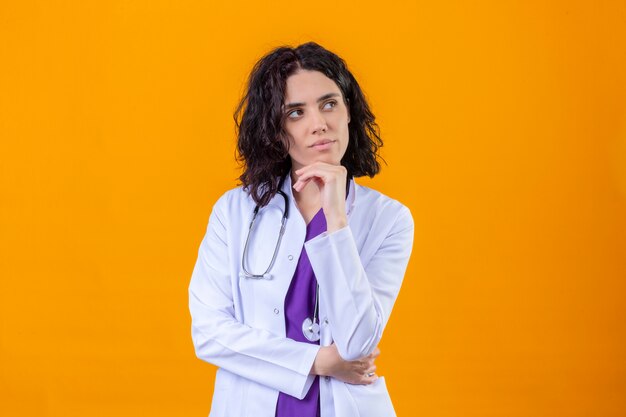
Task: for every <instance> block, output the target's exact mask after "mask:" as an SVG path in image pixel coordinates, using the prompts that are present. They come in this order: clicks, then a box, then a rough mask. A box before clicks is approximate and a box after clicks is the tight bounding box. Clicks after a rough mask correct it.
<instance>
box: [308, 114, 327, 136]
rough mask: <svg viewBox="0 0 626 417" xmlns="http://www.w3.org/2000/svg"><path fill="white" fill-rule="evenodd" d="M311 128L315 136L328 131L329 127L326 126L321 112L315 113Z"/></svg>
mask: <svg viewBox="0 0 626 417" xmlns="http://www.w3.org/2000/svg"><path fill="white" fill-rule="evenodd" d="M311 126H312V129H313V134H319V133H325V132H326V130H327V129H328V125H327V124H326V119H325V118H324V115H323V114H322V113H321V112H314V113H313V117H312V120H311Z"/></svg>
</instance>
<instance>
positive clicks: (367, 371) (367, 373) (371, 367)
mask: <svg viewBox="0 0 626 417" xmlns="http://www.w3.org/2000/svg"><path fill="white" fill-rule="evenodd" d="M374 373H376V365H372V366H370V367H369V368H367V370H366V371H365V375H366V376H370V375H371V374H374Z"/></svg>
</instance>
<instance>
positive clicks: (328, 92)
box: [283, 70, 350, 170]
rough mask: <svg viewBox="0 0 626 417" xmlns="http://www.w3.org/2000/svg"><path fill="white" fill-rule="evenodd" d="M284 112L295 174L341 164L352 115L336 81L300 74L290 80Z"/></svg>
mask: <svg viewBox="0 0 626 417" xmlns="http://www.w3.org/2000/svg"><path fill="white" fill-rule="evenodd" d="M283 112H284V117H285V125H284V129H285V132H287V134H288V136H289V137H290V145H291V146H290V148H289V156H290V157H291V162H292V167H293V169H294V170H296V169H299V168H301V167H303V166H306V165H310V164H312V163H313V162H318V161H320V162H326V163H329V164H333V165H339V164H340V162H341V158H342V157H343V155H344V153H345V152H346V149H347V147H348V140H349V137H348V136H349V134H348V122H349V121H350V113H349V111H348V108H347V107H346V105H345V103H344V100H343V96H342V94H341V90H339V87H338V86H337V84H335V82H334V81H333V80H331V79H330V78H328V77H327V76H325V75H324V74H322V73H321V72H319V71H308V70H298V72H296V73H294V74H293V75H291V76H290V77H289V78H287V91H286V93H285V100H284V103H283Z"/></svg>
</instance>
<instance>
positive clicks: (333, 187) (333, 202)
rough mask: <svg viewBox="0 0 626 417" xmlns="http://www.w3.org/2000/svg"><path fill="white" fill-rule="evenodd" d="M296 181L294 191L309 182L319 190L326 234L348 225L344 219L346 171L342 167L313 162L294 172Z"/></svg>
mask: <svg viewBox="0 0 626 417" xmlns="http://www.w3.org/2000/svg"><path fill="white" fill-rule="evenodd" d="M295 173H296V175H297V176H298V180H297V181H296V182H295V183H294V184H293V188H294V190H296V191H298V192H300V191H301V190H302V189H303V188H304V187H305V186H306V185H307V184H308V183H309V182H310V181H313V183H314V184H316V185H317V187H318V188H319V190H320V198H321V203H322V209H324V215H325V216H326V226H327V231H328V232H333V231H335V230H339V229H341V228H342V227H345V226H346V225H347V224H348V218H347V217H346V180H347V174H348V171H347V170H346V168H345V167H344V166H343V165H331V164H327V163H325V162H315V163H313V164H311V165H307V166H305V167H302V168H300V169H298V170H297V171H295Z"/></svg>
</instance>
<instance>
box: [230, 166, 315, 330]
mask: <svg viewBox="0 0 626 417" xmlns="http://www.w3.org/2000/svg"><path fill="white" fill-rule="evenodd" d="M283 181H284V178H283V179H282V180H281V181H280V183H279V185H278V188H279V189H278V194H280V195H281V196H282V197H283V199H284V200H285V210H284V211H283V218H282V220H281V222H280V232H279V234H278V240H277V241H276V246H275V247H274V253H273V254H272V260H271V261H270V264H269V265H268V267H267V269H266V270H265V272H263V273H262V274H254V273H251V272H250V271H248V269H247V268H246V259H248V243H250V234H251V233H252V228H253V227H254V222H255V221H256V216H257V214H259V205H258V204H257V205H256V207H255V208H254V212H253V214H252V220H250V226H249V227H248V236H246V243H245V245H244V247H243V255H242V256H241V269H242V270H243V276H244V277H245V278H251V279H271V275H270V274H269V271H270V270H271V269H272V267H273V266H274V262H275V261H276V256H277V255H278V249H279V247H280V242H281V240H282V239H283V234H284V233H285V224H286V223H287V218H288V217H289V197H287V194H285V193H284V192H283V190H281V189H280V188H281V186H282V183H283ZM319 293H320V286H319V284H317V285H316V288H315V308H314V310H313V317H312V318H311V317H307V318H305V319H304V321H303V322H302V334H303V335H304V337H305V338H306V339H307V340H309V341H311V342H317V341H318V340H320V325H319V317H318V315H319Z"/></svg>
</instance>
